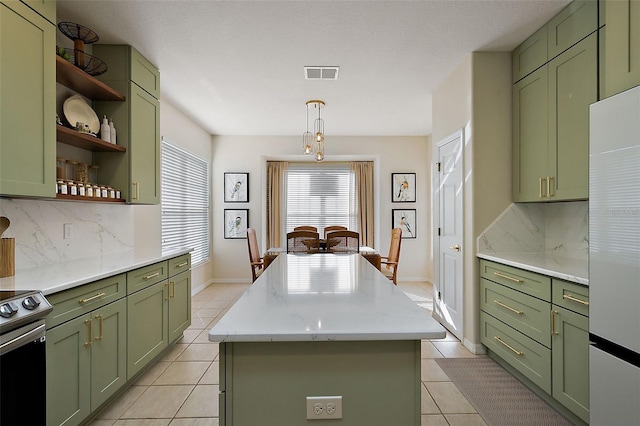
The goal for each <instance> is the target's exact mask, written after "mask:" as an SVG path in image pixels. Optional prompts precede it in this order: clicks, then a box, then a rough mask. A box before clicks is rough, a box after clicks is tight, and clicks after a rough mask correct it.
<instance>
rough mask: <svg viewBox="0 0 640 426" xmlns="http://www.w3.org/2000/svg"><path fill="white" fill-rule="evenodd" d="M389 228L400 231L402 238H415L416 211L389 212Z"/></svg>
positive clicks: (399, 210) (400, 210) (395, 210)
mask: <svg viewBox="0 0 640 426" xmlns="http://www.w3.org/2000/svg"><path fill="white" fill-rule="evenodd" d="M391 220H392V224H391V228H400V229H402V238H403V239H404V238H416V235H417V234H416V209H393V210H391Z"/></svg>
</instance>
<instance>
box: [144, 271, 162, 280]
mask: <svg viewBox="0 0 640 426" xmlns="http://www.w3.org/2000/svg"><path fill="white" fill-rule="evenodd" d="M158 275H160V272H156V273H155V274H151V275H147V276H146V277H144V278H142V279H143V280H149V279H151V278H153V277H157V276H158Z"/></svg>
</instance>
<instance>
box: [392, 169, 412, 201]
mask: <svg viewBox="0 0 640 426" xmlns="http://www.w3.org/2000/svg"><path fill="white" fill-rule="evenodd" d="M391 202H392V203H415V202H416V174H415V173H391Z"/></svg>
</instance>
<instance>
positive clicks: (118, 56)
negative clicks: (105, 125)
mask: <svg viewBox="0 0 640 426" xmlns="http://www.w3.org/2000/svg"><path fill="white" fill-rule="evenodd" d="M93 52H94V54H95V55H96V56H97V57H99V58H100V59H103V60H104V61H105V62H107V63H108V64H109V70H107V72H105V73H104V74H102V75H100V76H98V79H99V80H101V81H103V82H104V83H106V84H108V85H109V86H110V87H112V88H114V89H115V90H117V91H119V92H121V93H125V94H126V98H127V100H126V101H124V102H104V101H98V102H94V109H95V110H96V112H97V114H98V115H99V116H100V117H102V116H103V115H105V114H106V115H107V116H108V117H112V118H113V122H114V124H116V129H117V130H119V131H118V145H121V146H123V147H125V148H126V149H127V154H126V155H117V156H116V155H113V154H111V153H96V154H95V159H96V163H97V164H98V165H99V166H100V174H101V178H103V179H105V181H108V182H110V184H111V185H112V186H114V187H117V188H122V190H121V191H122V197H123V198H125V199H127V201H129V202H130V203H134V204H159V203H160V139H161V138H160V101H159V94H160V74H159V71H158V70H157V68H155V67H154V66H153V65H152V64H151V63H150V62H149V61H147V60H146V59H145V58H144V57H143V56H142V55H140V53H139V52H137V51H136V50H135V49H134V48H133V47H131V46H125V45H95V46H94V47H93Z"/></svg>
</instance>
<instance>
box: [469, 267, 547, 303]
mask: <svg viewBox="0 0 640 426" xmlns="http://www.w3.org/2000/svg"><path fill="white" fill-rule="evenodd" d="M480 276H481V277H482V278H486V279H488V280H491V281H494V282H497V283H499V284H502V285H505V286H507V287H510V288H513V289H514V290H518V291H521V292H523V293H526V294H528V295H530V296H533V297H537V298H538V299H542V300H546V301H547V302H550V301H551V278H550V277H547V276H544V275H540V274H536V273H535V272H529V271H525V270H523V269H518V268H514V267H511V266H507V265H502V264H500V263H495V262H491V261H488V260H483V259H481V260H480Z"/></svg>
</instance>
